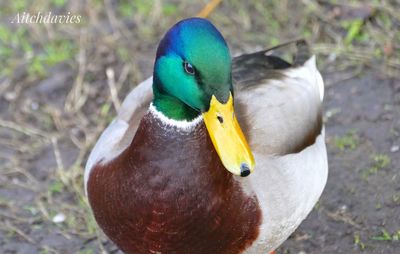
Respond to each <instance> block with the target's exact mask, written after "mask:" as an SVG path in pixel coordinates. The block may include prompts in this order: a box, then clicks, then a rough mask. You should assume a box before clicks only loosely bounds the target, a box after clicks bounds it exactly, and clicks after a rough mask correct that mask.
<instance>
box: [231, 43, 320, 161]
mask: <svg viewBox="0 0 400 254" xmlns="http://www.w3.org/2000/svg"><path fill="white" fill-rule="evenodd" d="M292 45H295V46H296V50H297V52H296V54H295V57H294V60H293V61H292V62H293V63H289V61H286V60H284V59H283V58H281V57H280V56H279V51H283V52H285V50H286V48H287V47H289V46H292ZM277 52H278V53H277ZM232 72H233V79H234V93H235V111H236V114H237V117H238V120H239V123H240V124H241V126H242V128H243V131H244V133H245V135H246V136H247V138H248V139H249V143H250V146H251V148H252V150H255V151H256V152H258V153H261V154H269V155H285V154H289V153H296V152H300V151H302V150H303V149H304V148H306V147H307V146H309V145H312V144H313V143H314V142H315V140H316V138H317V137H318V135H320V134H321V131H322V115H321V112H322V110H321V107H322V99H323V94H324V86H323V81H322V77H321V74H320V73H319V71H318V70H317V68H316V63H315V57H314V56H310V54H309V50H308V46H307V44H306V43H305V41H303V40H298V41H294V42H290V43H286V44H283V45H280V46H278V47H275V48H272V49H269V50H263V51H260V52H256V53H253V54H246V55H242V56H239V57H235V58H234V59H233V69H232Z"/></svg>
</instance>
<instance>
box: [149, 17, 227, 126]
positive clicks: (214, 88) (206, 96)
mask: <svg viewBox="0 0 400 254" xmlns="http://www.w3.org/2000/svg"><path fill="white" fill-rule="evenodd" d="M153 75H154V83H153V91H154V102H153V104H154V105H155V107H156V108H157V109H158V110H159V111H161V112H162V113H163V114H164V115H166V116H167V117H169V118H172V119H175V120H191V119H193V118H195V117H196V116H198V115H200V114H201V113H203V112H206V111H208V109H209V107H210V101H211V98H212V96H213V95H214V96H215V97H216V98H217V100H218V101H220V102H223V103H225V102H227V101H228V99H229V94H230V91H231V90H232V78H231V56H230V52H229V48H228V46H227V44H226V42H225V40H224V38H223V37H222V35H221V33H220V32H219V31H218V30H217V29H216V28H215V26H214V25H213V24H211V22H209V21H208V20H206V19H202V18H189V19H185V20H182V21H180V22H178V23H177V24H175V25H174V26H173V27H172V28H171V29H170V30H169V31H168V32H167V33H166V34H165V36H164V38H163V39H162V40H161V42H160V45H159V46H158V49H157V57H156V61H155V64H154V74H153Z"/></svg>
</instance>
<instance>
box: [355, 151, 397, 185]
mask: <svg viewBox="0 0 400 254" xmlns="http://www.w3.org/2000/svg"><path fill="white" fill-rule="evenodd" d="M370 158H371V161H372V165H371V167H369V168H367V169H365V170H363V171H362V178H363V179H364V180H368V177H370V176H371V175H375V174H377V173H378V172H379V171H380V170H382V169H384V168H387V167H388V166H389V165H390V163H391V159H390V157H389V156H388V155H386V154H373V155H371V157H370Z"/></svg>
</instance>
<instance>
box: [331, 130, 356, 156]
mask: <svg viewBox="0 0 400 254" xmlns="http://www.w3.org/2000/svg"><path fill="white" fill-rule="evenodd" d="M358 143H359V137H358V135H357V131H356V130H350V131H348V132H347V133H346V134H345V135H343V136H336V137H335V138H334V144H335V146H336V147H337V148H338V149H339V150H340V151H353V150H355V149H356V148H357V146H358Z"/></svg>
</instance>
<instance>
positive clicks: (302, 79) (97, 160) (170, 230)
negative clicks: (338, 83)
mask: <svg viewBox="0 0 400 254" xmlns="http://www.w3.org/2000/svg"><path fill="white" fill-rule="evenodd" d="M282 47H283V46H279V47H278V48H282ZM274 49H276V48H274ZM273 51H274V50H272V49H271V50H264V51H260V52H256V53H252V54H245V55H242V56H238V57H235V58H233V59H232V58H231V55H230V51H229V49H228V46H227V43H226V42H225V40H224V38H223V36H222V35H221V33H220V32H219V31H218V30H217V28H216V27H215V26H214V25H213V24H212V23H211V22H209V21H208V20H206V19H202V18H189V19H185V20H182V21H180V22H178V23H177V24H175V25H174V26H173V27H172V28H171V29H170V30H169V31H168V32H167V33H166V34H165V36H164V37H163V39H162V40H161V42H160V44H159V46H158V49H157V53H156V59H155V64H154V72H153V76H152V77H150V78H149V79H147V80H145V81H144V82H142V83H141V84H139V85H138V86H137V87H136V88H134V89H133V90H132V91H131V92H130V93H129V94H128V96H127V97H126V99H125V100H124V102H123V104H122V106H121V108H120V110H119V113H118V116H117V117H116V119H115V120H113V121H112V122H111V124H110V125H109V126H108V127H107V129H106V130H105V131H104V132H103V134H102V135H101V137H100V139H99V140H98V141H97V144H96V145H95V147H94V149H93V150H92V152H91V154H90V156H89V159H88V161H87V165H86V169H85V190H86V192H87V196H88V199H89V203H90V206H91V208H92V210H93V214H94V217H95V219H96V221H97V223H98V224H99V226H100V227H101V229H102V230H103V231H104V233H105V234H106V235H107V236H108V237H109V238H110V239H111V240H112V241H113V242H114V243H115V244H116V245H117V246H118V247H119V248H120V249H121V250H122V251H123V252H125V253H132V254H148V253H162V254H164V253H167V254H168V253H175V254H205V253H207V254H208V253H210V254H238V253H257V254H259V253H269V252H271V251H273V250H274V249H276V248H277V247H278V246H279V245H280V244H281V243H282V242H283V241H284V240H286V239H287V238H288V236H289V235H290V234H291V233H292V232H293V231H294V230H295V229H296V228H297V227H298V226H299V224H300V223H301V221H303V220H304V219H305V218H306V216H307V215H308V214H309V213H310V211H311V210H312V208H313V206H314V205H315V203H316V202H317V201H318V199H319V197H320V195H321V193H322V191H323V189H324V186H325V183H326V180H327V173H328V164H327V154H326V147H325V141H324V128H323V125H322V119H321V104H322V99H323V95H324V86H323V80H322V77H321V75H320V73H319V72H318V70H317V68H316V63H315V57H314V56H310V55H309V52H308V48H307V45H306V44H305V42H304V41H301V40H300V41H297V56H296V58H295V60H294V61H293V63H289V61H285V60H283V59H282V58H280V57H278V56H276V55H274V54H272V53H273Z"/></svg>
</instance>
